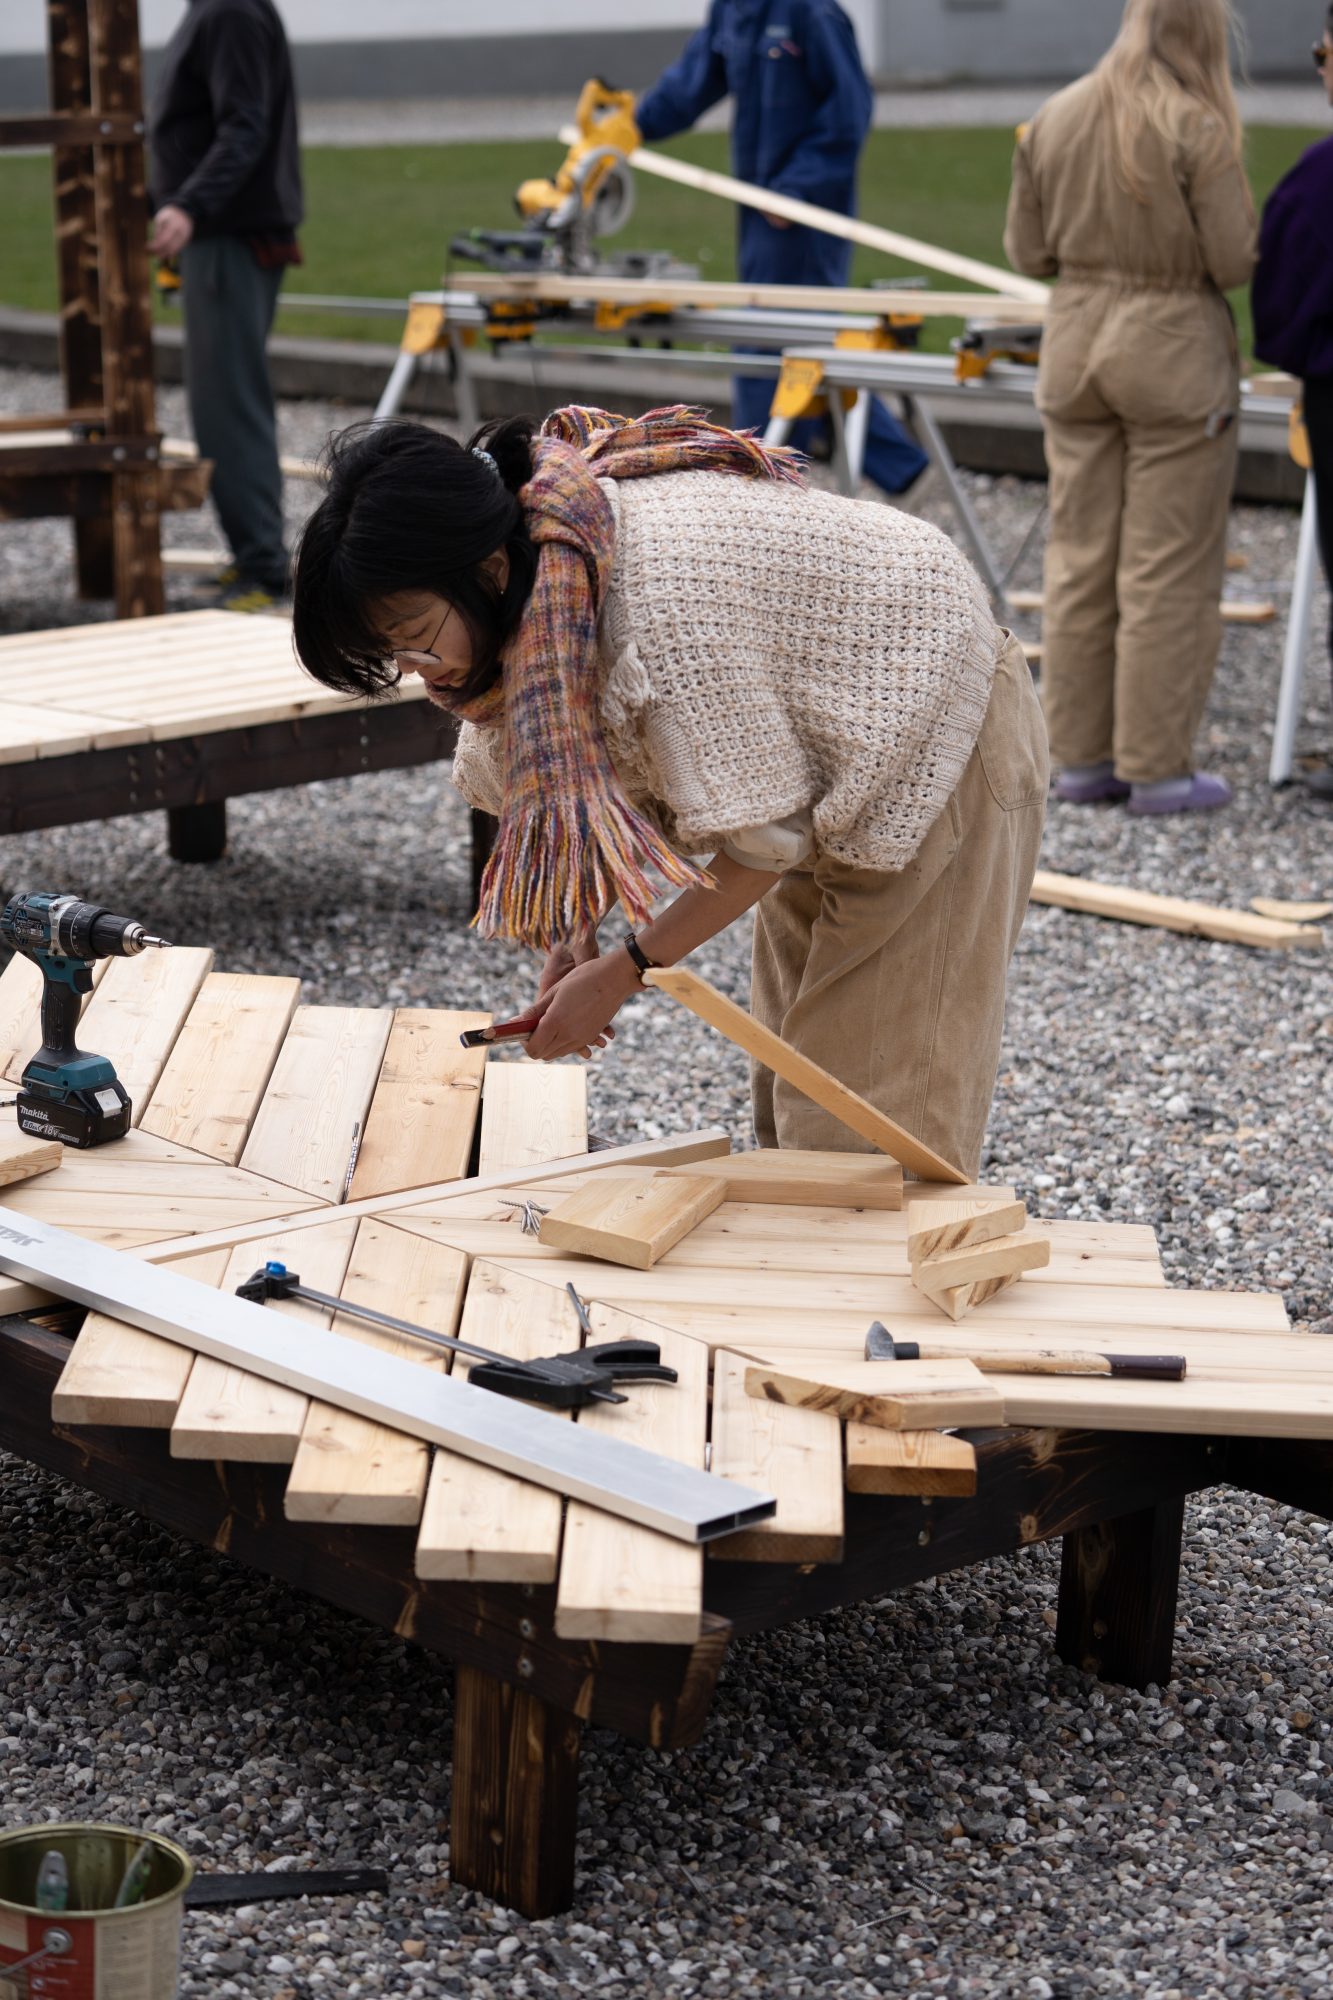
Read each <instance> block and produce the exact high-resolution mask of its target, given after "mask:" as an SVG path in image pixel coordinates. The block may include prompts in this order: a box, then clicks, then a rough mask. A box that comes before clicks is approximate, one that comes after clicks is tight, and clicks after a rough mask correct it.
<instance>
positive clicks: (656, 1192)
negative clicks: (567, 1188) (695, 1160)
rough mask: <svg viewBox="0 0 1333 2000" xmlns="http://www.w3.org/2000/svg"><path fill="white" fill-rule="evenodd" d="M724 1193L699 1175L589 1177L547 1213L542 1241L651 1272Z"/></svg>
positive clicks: (550, 1247) (717, 1184) (717, 1183)
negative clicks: (621, 1177)
mask: <svg viewBox="0 0 1333 2000" xmlns="http://www.w3.org/2000/svg"><path fill="white" fill-rule="evenodd" d="M724 1191H725V1190H724V1189H723V1186H722V1183H721V1181H720V1180H716V1179H711V1180H710V1179H707V1178H705V1177H704V1176H703V1175H699V1174H686V1175H683V1176H680V1175H675V1174H656V1175H654V1177H653V1178H652V1179H651V1180H638V1181H630V1180H598V1181H589V1183H588V1184H587V1186H586V1187H581V1188H579V1189H578V1190H577V1192H576V1193H574V1194H571V1195H567V1196H566V1197H565V1199H564V1200H563V1201H561V1202H558V1203H557V1204H556V1206H555V1207H554V1208H553V1209H552V1210H551V1212H550V1214H549V1215H544V1216H543V1217H542V1223H541V1230H540V1233H539V1238H538V1240H539V1241H540V1242H541V1243H543V1244H545V1246H546V1248H547V1249H548V1250H563V1251H565V1252H566V1254H569V1255H574V1256H581V1257H600V1258H602V1259H603V1260H604V1261H605V1262H606V1263H608V1264H625V1265H628V1266H629V1268H630V1269H631V1270H635V1271H651V1269H652V1267H653V1265H654V1264H655V1263H656V1262H657V1260H658V1258H659V1257H664V1256H665V1255H666V1253H667V1251H668V1250H669V1249H670V1248H671V1246H672V1244H673V1243H679V1242H680V1240H681V1238H682V1237H683V1236H688V1235H689V1233H690V1231H691V1230H692V1229H693V1228H695V1227H696V1225H697V1224H698V1223H700V1222H702V1221H703V1219H704V1217H705V1216H707V1215H711V1214H712V1213H713V1210H714V1209H715V1208H720V1207H721V1206H722V1196H723V1193H724Z"/></svg>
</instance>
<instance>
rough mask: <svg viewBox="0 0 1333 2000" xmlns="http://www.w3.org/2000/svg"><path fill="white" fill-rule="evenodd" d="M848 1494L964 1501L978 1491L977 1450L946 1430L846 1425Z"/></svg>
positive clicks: (892, 1364)
mask: <svg viewBox="0 0 1333 2000" xmlns="http://www.w3.org/2000/svg"><path fill="white" fill-rule="evenodd" d="M888 1365H889V1366H896V1365H897V1364H896V1363H890V1364H888ZM847 1490H848V1491H849V1492H850V1493H892V1494H918V1495H920V1496H922V1497H924V1498H930V1499H936V1498H940V1497H946V1496H947V1497H966V1496H967V1495H968V1494H972V1493H975V1492H976V1490H977V1454H976V1448H975V1446H973V1445H970V1444H969V1443H968V1442H967V1439H966V1438H960V1437H951V1436H950V1434H949V1433H948V1432H947V1431H885V1430H875V1429H874V1428H873V1427H872V1426H871V1425H870V1424H848V1426H847Z"/></svg>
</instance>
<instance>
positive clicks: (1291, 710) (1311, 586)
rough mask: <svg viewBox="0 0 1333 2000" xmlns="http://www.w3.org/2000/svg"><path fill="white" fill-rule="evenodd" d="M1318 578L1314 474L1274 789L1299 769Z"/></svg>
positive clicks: (1294, 592) (1294, 595) (1305, 510)
mask: <svg viewBox="0 0 1333 2000" xmlns="http://www.w3.org/2000/svg"><path fill="white" fill-rule="evenodd" d="M1318 577H1319V503H1318V501H1317V500H1316V498H1315V485H1314V474H1313V473H1312V472H1307V473H1306V475H1305V503H1304V505H1303V506H1302V508H1301V532H1300V538H1299V540H1298V541H1297V544H1296V568H1295V571H1294V572H1293V574H1292V579H1291V609H1290V611H1289V612H1288V614H1287V641H1286V645H1285V646H1284V647H1283V650H1282V679H1281V681H1280V682H1279V683H1278V696H1277V714H1276V715H1275V716H1274V718H1273V753H1272V756H1271V757H1270V758H1269V761H1268V782H1269V784H1270V785H1285V784H1289V783H1290V781H1291V775H1292V771H1293V769H1294V767H1295V757H1296V730H1297V726H1298V724H1299V722H1300V715H1301V691H1302V688H1303V686H1304V683H1305V653H1306V647H1307V644H1308V642H1309V636H1310V608H1311V606H1312V605H1313V603H1314V593H1315V584H1316V583H1317V581H1318Z"/></svg>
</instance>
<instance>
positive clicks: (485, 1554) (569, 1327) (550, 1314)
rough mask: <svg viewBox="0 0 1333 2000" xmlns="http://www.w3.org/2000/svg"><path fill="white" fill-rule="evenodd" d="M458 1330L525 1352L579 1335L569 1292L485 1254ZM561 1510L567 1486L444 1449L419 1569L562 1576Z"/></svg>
mask: <svg viewBox="0 0 1333 2000" xmlns="http://www.w3.org/2000/svg"><path fill="white" fill-rule="evenodd" d="M458 1331H459V1335H460V1337H461V1338H462V1339H464V1340H471V1341H474V1342H475V1343H476V1345H477V1346H478V1347H490V1348H493V1349H494V1350H495V1352H496V1353H497V1354H512V1355H513V1357H514V1359H515V1360H517V1361H530V1360H532V1359H534V1358H535V1357H536V1356H537V1355H539V1354H567V1353H569V1352H570V1351H571V1350H572V1349H574V1348H576V1347H577V1346H578V1345H579V1329H578V1320H577V1317H576V1316H575V1312H574V1307H573V1304H572V1303H571V1301H570V1297H569V1294H568V1293H567V1292H565V1291H561V1290H559V1289H557V1288H556V1287H555V1286H553V1285H546V1284H542V1283H541V1282H540V1281H539V1280H538V1279H537V1278H535V1277H528V1276H527V1275H526V1274H520V1273H518V1272H514V1271H502V1270H501V1269H500V1268H499V1267H498V1265H495V1264H488V1263H483V1262H480V1261H478V1262H477V1263H475V1264H474V1265H473V1266H472V1272H471V1275H470V1277H469V1279H468V1285H467V1297H466V1299H465V1301H464V1304H463V1317H462V1321H461V1323H460V1325H459V1329H458ZM453 1372H454V1376H455V1378H456V1379H457V1380H460V1381H463V1380H466V1379H467V1375H468V1373H469V1363H468V1361H467V1357H466V1356H465V1355H461V1354H460V1355H458V1356H456V1357H455V1361H454V1370H453ZM549 1414H550V1416H551V1420H552V1422H562V1421H566V1420H567V1412H565V1411H557V1410H552V1411H551V1412H550V1413H549ZM561 1512H562V1509H561V1504H560V1496H559V1494H557V1493H551V1492H549V1491H548V1490H547V1489H546V1488H545V1487H542V1486H533V1485H531V1484H530V1483H529V1482H528V1481H527V1480H526V1479H515V1478H514V1476H513V1474H512V1473H508V1472H497V1471H496V1470H495V1468H494V1467H493V1466H489V1465H478V1464H477V1462H476V1461H475V1460H474V1459H467V1458H460V1457H459V1456H458V1455H457V1453H456V1452H451V1451H437V1452H436V1454H435V1458H434V1462H433V1464H432V1465H431V1469H430V1482H429V1484H428V1486H427V1488H426V1504H425V1506H424V1508H423V1509H422V1513H421V1531H420V1533H419V1534H418V1536H417V1558H416V1570H417V1575H418V1576H419V1577H421V1578H423V1579H424V1580H425V1581H428V1582H432V1583H439V1582H451V1583H452V1582H464V1581H465V1582H471V1583H481V1582H485V1583H554V1581H555V1576H556V1571H557V1569H558V1567H559V1562H560V1522H561Z"/></svg>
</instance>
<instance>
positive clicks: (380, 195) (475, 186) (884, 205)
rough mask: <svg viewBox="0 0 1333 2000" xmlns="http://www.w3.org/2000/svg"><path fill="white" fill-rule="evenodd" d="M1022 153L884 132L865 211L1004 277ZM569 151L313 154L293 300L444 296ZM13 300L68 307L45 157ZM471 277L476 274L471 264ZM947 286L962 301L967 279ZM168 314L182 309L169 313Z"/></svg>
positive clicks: (1280, 165) (5, 173)
mask: <svg viewBox="0 0 1333 2000" xmlns="http://www.w3.org/2000/svg"><path fill="white" fill-rule="evenodd" d="M1323 136H1325V135H1324V134H1323V133H1322V132H1321V131H1318V130H1305V129H1299V130H1298V129H1295V128H1290V127H1279V126H1256V127H1252V128H1251V130H1250V132H1249V135H1248V158H1249V166H1250V176H1251V179H1252V181H1253V184H1254V190H1255V195H1256V197H1257V198H1258V199H1259V200H1260V201H1262V200H1263V198H1264V196H1265V195H1266V194H1267V193H1268V191H1269V189H1270V188H1271V187H1272V186H1273V184H1274V182H1275V181H1276V180H1278V179H1279V178H1280V177H1281V175H1282V174H1284V173H1285V172H1286V170H1287V168H1288V167H1289V166H1291V164H1292V163H1293V162H1294V161H1295V159H1296V158H1297V156H1298V155H1299V154H1300V153H1301V152H1302V151H1303V149H1304V148H1305V147H1306V146H1308V145H1310V144H1312V143H1313V142H1314V141H1315V140H1316V139H1318V138H1321V137H1323ZM1011 149H1012V140H1011V136H1010V134H1009V133H1008V132H1005V131H977V130H971V129H942V130H927V131H910V132H891V131H884V132H873V133H872V134H871V136H870V139H869V141H868V143H867V146H866V151H865V157H864V163H863V166H862V173H861V212H862V214H863V215H864V216H865V217H866V218H867V220H869V221H872V222H879V223H882V224H884V225H885V226H886V227H888V228H892V229H897V230H900V231H901V232H902V233H904V234H905V235H908V236H916V237H919V238H921V239H922V240H924V241H926V242H932V243H939V244H942V245H946V246H947V247H948V248H949V249H951V250H957V251H962V252H964V253H965V254H967V255H970V256H974V257H982V258H985V259H987V260H988V261H989V262H991V263H994V264H999V265H1003V263H1004V252H1003V249H1002V247H1001V242H1000V238H1001V233H1002V231H1003V228H1004V210H1005V201H1006V197H1007V193H1008V186H1009V159H1010V153H1011ZM667 150H669V151H671V152H673V153H676V154H678V155H679V156H680V157H681V158H682V159H687V160H691V161H694V162H695V163H697V164H698V165H701V166H709V167H722V168H725V167H726V166H727V163H728V162H727V142H726V139H725V137H724V136H723V135H722V134H717V133H704V134H698V135H694V136H691V137H689V138H686V139H680V140H676V141H674V142H673V143H672V145H671V146H670V147H669V148H668V149H667ZM559 158H560V147H559V144H558V142H556V141H551V142H550V143H549V144H547V143H545V142H543V141H541V140H526V139H525V140H513V141H491V142H485V143H477V144H469V145H456V146H449V145H440V146H380V147H372V148H366V149H360V148H358V149H356V150H342V149H338V148H334V147H328V146H316V147H311V148H309V149H307V151H306V154H305V176H306V210H307V218H308V219H307V221H306V224H305V227H304V228H303V230H302V232H301V242H302V247H303V249H304V252H305V258H306V261H305V264H304V266H303V267H302V268H301V269H300V270H298V271H294V272H293V273H292V275H291V278H290V280H289V286H288V289H289V291H290V292H295V291H298V290H300V291H308V292H322V293H338V294H362V295H369V296H377V297H387V298H395V297H403V296H405V295H406V294H407V293H408V292H409V291H412V290H427V289H429V288H430V287H431V286H433V285H436V284H438V283H439V281H440V278H441V274H442V272H443V271H444V270H445V268H446V264H447V261H448V249H449V240H450V238H451V236H453V235H455V234H457V233H459V232H462V231H464V230H467V229H469V228H471V227H472V226H473V225H479V226H481V227H489V228H507V227H511V226H512V225H513V223H514V219H515V218H514V211H513V200H512V197H513V190H514V188H515V187H516V186H517V185H518V183H519V182H520V181H521V180H525V179H528V178H529V177H531V176H533V175H537V174H543V173H548V172H550V171H551V170H552V169H553V168H554V167H555V166H556V165H557V163H558V161H559ZM636 192H637V207H636V210H635V213H634V216H633V218H632V220H631V222H630V224H629V227H628V229H627V230H626V231H624V232H623V233H622V235H621V236H620V237H619V238H615V239H612V240H611V242H610V243H609V244H608V248H615V247H617V246H624V247H630V246H643V247H651V248H656V249H665V250H670V251H671V252H673V253H674V255H676V256H677V257H680V258H682V259H684V260H686V261H687V262H690V263H693V264H697V265H698V266H699V269H700V272H701V274H702V275H703V276H704V277H707V278H730V277H733V276H734V275H735V269H734V257H733V245H734V240H735V211H734V210H733V209H732V207H731V206H730V204H729V203H726V202H722V201H718V200H716V199H714V198H713V197H712V196H711V195H706V194H699V193H696V192H695V191H693V190H692V189H689V188H682V187H676V186H674V185H672V184H671V183H670V182H667V181H654V180H652V179H650V178H649V177H648V176H647V175H646V174H640V175H639V176H638V179H637V182H636ZM0 217H3V220H2V221H0V300H3V301H4V302H5V303H7V304H10V305H21V306H29V307H34V308H37V309H39V310H46V311H50V310H52V309H54V306H55V303H56V295H55V264H54V254H53V250H52V235H51V204H50V168H49V164H48V161H47V160H46V158H45V157H36V156H34V157H31V158H28V157H19V158H15V157H8V158H6V157H3V156H0ZM456 268H457V269H458V271H459V272H460V274H461V273H462V272H463V271H465V270H466V268H468V267H466V266H458V267H456ZM912 268H913V267H912V266H911V265H904V264H901V263H899V262H897V261H895V260H894V259H891V258H888V257H884V256H881V255H879V254H878V253H876V252H872V251H867V250H858V251H857V253H856V260H855V264H854V267H853V282H854V283H867V282H869V281H870V280H871V279H873V278H884V277H889V276H892V275H893V274H894V273H895V272H901V271H904V270H910V269H912ZM938 282H939V283H941V284H944V285H948V286H949V287H950V288H951V289H953V288H954V286H953V281H952V280H949V279H940V280H938ZM1234 304H1235V307H1236V316H1237V319H1238V321H1239V324H1240V333H1241V347H1242V352H1245V353H1248V349H1249V338H1250V318H1249V304H1248V300H1247V299H1246V297H1245V296H1244V295H1243V294H1241V293H1238V294H1237V295H1236V296H1235V299H1234ZM159 311H160V312H162V313H163V314H166V313H169V312H170V311H171V308H169V307H160V308H159ZM279 329H280V330H281V331H282V332H285V333H314V334H320V335H324V336H327V337H331V338H345V339H352V340H357V339H360V340H396V338H397V331H398V330H397V326H396V323H395V322H394V321H392V320H386V319H379V318H374V319H371V318H363V317H360V316H358V317H350V316H348V317H342V318H335V317H334V316H333V315H331V314H329V313H322V312H321V313H314V312H301V311H300V310H299V309H298V308H296V307H292V306H288V307H286V308H284V310H283V311H282V313H281V315H280V318H279ZM955 330H956V329H955V328H954V327H953V326H952V325H950V324H949V323H948V322H942V321H936V322H934V323H932V324H931V325H930V326H929V327H928V329H927V345H929V346H932V347H943V346H945V345H946V344H947V341H948V337H949V335H950V333H952V332H953V331H955Z"/></svg>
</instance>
